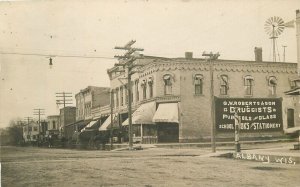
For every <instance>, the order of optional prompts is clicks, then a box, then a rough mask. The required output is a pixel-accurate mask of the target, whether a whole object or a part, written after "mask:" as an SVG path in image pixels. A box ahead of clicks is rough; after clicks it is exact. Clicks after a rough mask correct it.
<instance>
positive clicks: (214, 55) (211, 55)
mask: <svg viewBox="0 0 300 187" xmlns="http://www.w3.org/2000/svg"><path fill="white" fill-rule="evenodd" d="M202 56H207V57H208V60H209V72H210V100H211V121H212V126H211V148H212V152H213V153H215V152H216V127H215V98H214V97H215V94H214V67H213V66H214V60H216V59H218V57H219V56H220V54H219V53H212V52H210V53H205V52H203V54H202Z"/></svg>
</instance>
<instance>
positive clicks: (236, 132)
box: [234, 108, 241, 152]
mask: <svg viewBox="0 0 300 187" xmlns="http://www.w3.org/2000/svg"><path fill="white" fill-rule="evenodd" d="M240 127H241V117H240V116H239V115H238V112H237V108H236V109H235V113H234V145H235V152H241V145H240V142H239V141H240Z"/></svg>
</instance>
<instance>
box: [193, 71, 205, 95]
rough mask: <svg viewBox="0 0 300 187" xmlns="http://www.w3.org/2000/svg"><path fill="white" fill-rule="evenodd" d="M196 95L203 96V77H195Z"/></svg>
mask: <svg viewBox="0 0 300 187" xmlns="http://www.w3.org/2000/svg"><path fill="white" fill-rule="evenodd" d="M194 85H195V95H202V94H203V75H200V74H197V75H195V76H194Z"/></svg>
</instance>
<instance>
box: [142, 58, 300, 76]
mask: <svg viewBox="0 0 300 187" xmlns="http://www.w3.org/2000/svg"><path fill="white" fill-rule="evenodd" d="M209 66H210V64H209V62H207V61H202V62H188V63H187V62H184V61H183V62H180V61H175V62H174V61H169V62H160V63H155V62H153V63H151V64H148V65H145V66H144V67H142V68H141V69H140V71H142V73H140V74H139V77H145V76H147V75H150V74H152V73H153V72H157V71H176V70H180V71H209ZM213 66H214V67H213V69H214V71H222V72H245V73H247V72H248V73H251V72H253V73H254V72H257V73H287V74H295V73H297V64H296V63H271V62H270V63H266V62H262V63H259V62H222V61H221V62H216V63H214V65H213Z"/></svg>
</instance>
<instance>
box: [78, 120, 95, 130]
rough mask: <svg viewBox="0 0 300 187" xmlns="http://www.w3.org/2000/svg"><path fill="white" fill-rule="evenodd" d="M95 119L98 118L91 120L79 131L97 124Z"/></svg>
mask: <svg viewBox="0 0 300 187" xmlns="http://www.w3.org/2000/svg"><path fill="white" fill-rule="evenodd" d="M97 121H98V120H93V121H91V122H90V123H89V124H88V125H87V126H85V127H84V128H83V129H82V130H81V131H80V132H83V131H85V130H86V129H89V128H92V127H93V126H94V125H97V124H96V123H97Z"/></svg>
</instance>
